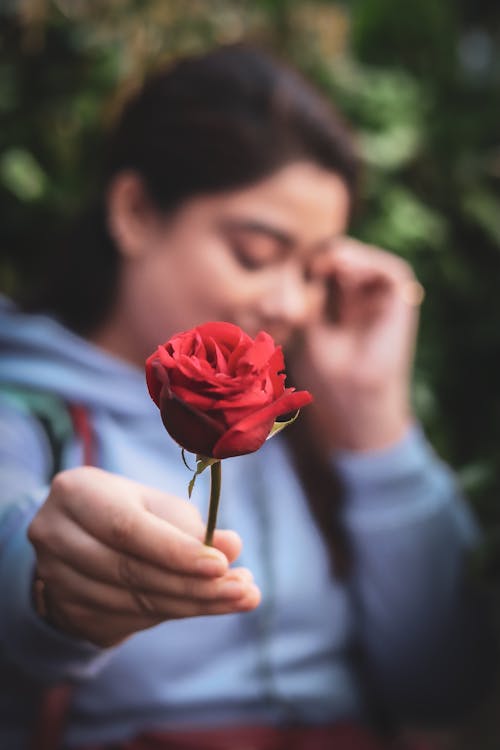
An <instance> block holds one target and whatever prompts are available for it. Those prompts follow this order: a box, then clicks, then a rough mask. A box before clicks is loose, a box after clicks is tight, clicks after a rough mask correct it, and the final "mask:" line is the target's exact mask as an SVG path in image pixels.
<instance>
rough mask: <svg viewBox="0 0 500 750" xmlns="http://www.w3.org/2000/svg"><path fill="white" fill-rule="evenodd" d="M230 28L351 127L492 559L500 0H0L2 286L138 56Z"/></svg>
mask: <svg viewBox="0 0 500 750" xmlns="http://www.w3.org/2000/svg"><path fill="white" fill-rule="evenodd" d="M240 39H245V40H251V41H252V40H253V41H257V42H259V43H260V44H263V45H265V46H266V47H267V48H270V49H271V50H274V51H275V52H278V53H279V54H280V55H281V56H283V57H284V58H285V59H288V60H289V61H291V62H292V63H293V64H295V65H296V66H297V67H298V68H299V69H301V70H302V71H304V72H305V73H306V74H307V75H308V76H309V77H310V78H311V79H312V80H313V81H315V82H316V84H317V85H318V86H319V87H320V88H321V89H322V90H323V91H325V92H326V93H327V94H328V95H329V96H331V97H332V98H333V100H334V101H335V103H336V104H337V106H338V107H339V108H340V109H341V111H343V112H344V114H345V115H346V117H347V118H348V120H349V121H350V122H351V123H352V125H353V128H354V130H355V132H356V133H357V134H358V141H359V147H360V150H361V153H362V155H363V159H364V164H365V174H364V183H363V196H362V209H361V210H360V212H359V215H358V216H357V218H356V221H355V225H354V226H353V234H354V235H356V236H358V237H360V238H362V239H365V240H367V241H369V242H371V243H376V244H379V245H381V246H383V247H385V248H388V249H390V250H393V251H394V252H396V253H399V254H401V255H402V256H404V257H405V258H407V259H408V260H409V261H410V262H411V263H412V265H413V266H414V268H415V270H416V273H417V275H418V277H419V279H420V280H421V282H422V283H423V285H424V287H425V289H426V298H425V302H424V305H423V307H422V326H421V333H420V338H419V347H418V355H417V364H416V372H415V382H414V400H415V407H416V410H417V413H418V415H419V417H420V419H421V420H422V422H423V423H424V425H425V427H426V429H427V431H428V434H429V436H430V438H431V440H432V442H433V443H434V445H435V446H436V448H437V450H438V451H439V452H440V454H441V455H442V456H443V457H444V458H445V459H446V460H447V461H449V462H450V463H451V464H452V465H453V466H454V467H455V468H456V470H457V471H458V475H459V478H460V481H461V482H462V483H463V486H464V488H465V490H466V492H467V495H468V497H469V498H470V501H471V502H472V503H473V505H474V507H475V508H476V511H477V512H478V514H479V517H480V519H481V521H482V523H483V525H484V527H485V529H486V530H487V532H488V537H487V538H488V544H487V545H485V548H484V551H483V553H482V559H481V570H482V571H483V573H484V575H485V576H488V577H489V576H495V577H496V576H497V575H498V574H500V302H499V300H500V128H499V125H500V4H499V3H498V0H418V2H416V3H404V2H400V1H398V0H353V1H352V2H333V1H331V0H323V1H321V0H314V1H311V2H309V1H308V0H232V1H231V2H229V1H226V0H140V1H139V0H52V1H49V0H0V50H1V51H0V119H1V127H0V249H1V260H0V291H2V292H4V293H7V294H14V295H15V294H17V293H19V292H20V291H22V290H23V289H25V288H27V286H28V285H30V284H31V283H33V282H35V283H36V279H37V278H38V277H39V276H40V274H41V272H42V270H43V267H44V264H45V263H46V261H47V258H48V256H49V254H50V253H51V252H52V250H53V247H54V244H55V242H56V238H57V235H58V234H59V233H60V231H61V228H62V227H63V225H64V224H65V222H66V221H67V220H68V219H69V218H70V217H71V216H72V215H73V214H74V212H75V211H76V210H77V209H78V208H79V206H81V205H82V203H83V202H84V200H85V198H86V196H87V195H90V194H92V191H93V188H94V185H95V182H96V173H97V170H98V168H99V163H100V156H101V154H102V148H103V145H102V144H103V135H104V133H105V131H106V128H107V127H108V126H109V124H110V123H111V122H112V121H113V118H114V116H115V114H116V112H117V110H118V109H119V107H120V103H121V101H122V100H123V97H124V96H125V95H127V94H128V92H129V91H130V89H131V88H133V87H134V86H136V85H137V84H138V83H139V82H140V80H141V78H142V76H143V74H144V72H145V71H146V70H148V69H150V68H152V67H155V66H157V65H158V64H161V63H163V62H166V61H168V60H169V59H171V58H172V57H174V56H176V55H178V54H179V53H183V52H192V51H197V50H203V49H206V48H209V47H212V46H213V45H215V44H218V43H224V42H233V41H237V40H240Z"/></svg>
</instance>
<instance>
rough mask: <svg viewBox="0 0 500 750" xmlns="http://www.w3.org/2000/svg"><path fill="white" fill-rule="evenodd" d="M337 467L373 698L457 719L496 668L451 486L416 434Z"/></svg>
mask: <svg viewBox="0 0 500 750" xmlns="http://www.w3.org/2000/svg"><path fill="white" fill-rule="evenodd" d="M336 466H337V469H338V470H339V471H340V474H341V477H342V478H343V481H344V483H345V487H346V490H347V497H348V502H347V503H346V512H345V523H346V525H347V528H348V532H349V535H350V538H351V542H352V549H353V557H354V561H353V567H354V570H353V588H354V592H353V594H354V601H355V603H356V606H357V608H358V613H359V623H360V626H359V627H360V632H359V636H360V639H361V645H362V653H363V659H364V664H365V668H366V670H367V674H368V675H369V678H370V681H371V683H372V684H371V687H372V689H373V694H374V696H376V698H377V701H378V703H379V704H380V705H381V706H382V707H383V708H384V709H385V710H390V711H391V712H395V713H396V715H398V716H403V717H406V718H409V719H421V718H425V719H431V720H433V719H442V718H447V717H448V716H456V715H457V714H458V712H459V711H461V710H462V709H463V708H464V707H465V706H468V705H470V704H471V703H472V702H474V700H475V699H477V697H478V696H479V695H480V693H481V691H482V690H483V689H484V688H486V687H487V685H488V684H491V679H492V677H493V674H492V673H493V666H492V665H493V662H494V660H493V652H494V645H493V644H494V638H493V634H492V628H491V624H490V620H489V618H488V617H487V605H486V602H485V601H484V600H483V599H482V596H481V593H480V592H479V591H478V588H479V587H478V586H474V585H473V583H472V581H471V580H469V576H468V573H467V557H468V552H469V551H470V550H471V549H472V548H473V547H474V546H475V545H477V544H478V542H479V541H480V532H479V529H478V527H477V525H476V524H475V522H474V519H473V518H472V515H471V513H470V511H469V509H468V508H467V506H466V504H465V502H464V500H463V498H462V497H461V495H460V492H459V490H458V487H457V485H456V481H455V479H454V477H453V475H452V473H451V471H450V470H449V468H448V467H446V466H445V465H444V464H443V463H442V462H441V461H440V460H439V459H438V457H437V456H436V455H435V453H434V451H433V450H432V448H431V447H430V446H429V444H428V443H427V442H426V440H425V438H424V435H423V433H422V431H421V430H420V429H419V428H418V427H414V428H412V429H411V430H410V431H409V433H408V434H407V435H406V436H405V438H404V439H403V440H402V441H401V442H400V443H399V444H397V445H396V446H393V447H392V448H390V449H388V450H385V451H379V452H375V453H370V454H354V453H342V454H339V455H338V456H337V457H336Z"/></svg>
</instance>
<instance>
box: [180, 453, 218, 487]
mask: <svg viewBox="0 0 500 750" xmlns="http://www.w3.org/2000/svg"><path fill="white" fill-rule="evenodd" d="M183 454H184V451H183ZM182 459H183V461H184V455H183V457H182ZM219 460H220V459H218V458H207V456H200V455H197V456H196V471H195V472H194V474H193V478H192V479H191V481H190V482H189V484H188V497H189V498H190V497H191V495H192V494H193V489H194V485H195V482H196V477H197V476H199V475H200V474H201V473H202V472H204V471H205V469H208V467H209V466H212V464H216V463H217V462H218V461H219ZM184 463H185V464H186V466H187V463H186V462H185V461H184ZM188 469H189V466H188ZM190 471H192V469H190Z"/></svg>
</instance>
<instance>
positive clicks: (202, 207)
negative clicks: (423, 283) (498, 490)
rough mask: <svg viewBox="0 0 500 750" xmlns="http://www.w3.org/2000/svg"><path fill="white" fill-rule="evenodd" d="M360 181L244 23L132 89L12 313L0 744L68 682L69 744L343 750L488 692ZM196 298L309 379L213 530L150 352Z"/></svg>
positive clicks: (185, 318)
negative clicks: (291, 414)
mask: <svg viewBox="0 0 500 750" xmlns="http://www.w3.org/2000/svg"><path fill="white" fill-rule="evenodd" d="M356 179H357V164H356V158H355V154H354V151H353V147H352V145H351V140H350V137H349V135H348V133H347V132H346V129H345V127H344V126H343V125H342V123H341V122H340V120H339V118H338V117H337V116H336V115H335V114H334V113H333V112H332V111H331V110H330V108H329V107H328V105H327V104H326V103H325V102H324V101H323V100H322V98H321V97H320V96H319V95H318V94H317V93H315V92H314V91H313V90H312V89H311V88H310V87H309V86H308V85H307V84H306V83H305V82H303V81H302V80H301V79H300V78H299V77H298V76H297V75H296V74H295V73H293V72H291V71H289V70H287V69H286V68H284V67H283V66H281V65H279V64H277V63H276V62H274V61H273V60H271V59H270V58H268V57H266V56H265V55H263V54H261V53H259V52H257V51H254V50H252V49H246V48H244V47H238V46H236V47H228V48H223V49H219V50H216V51H213V52H211V53H209V54H206V55H204V56H200V57H194V58H190V59H189V58H188V59H185V60H183V61H180V62H178V63H177V64H175V65H174V66H172V67H171V68H169V69H167V70H165V71H160V72H158V73H157V74H155V75H153V76H152V77H151V78H150V79H149V80H148V81H147V82H146V83H145V85H144V87H143V89H142V90H141V91H140V92H139V93H138V94H137V95H136V96H135V97H134V98H133V99H132V100H131V101H130V102H129V103H128V105H127V106H126V107H125V109H124V112H123V114H122V117H121V120H120V122H119V123H118V125H117V127H116V129H115V131H114V133H113V134H112V136H111V138H110V144H109V159H108V162H107V164H106V167H105V169H104V179H103V185H102V191H101V194H100V195H99V196H98V199H97V201H96V204H95V205H94V206H93V207H92V208H91V209H90V210H89V211H88V212H87V213H86V215H85V216H84V218H83V219H82V221H81V222H80V224H79V225H77V226H76V228H75V230H74V231H73V233H72V234H71V236H70V238H69V241H68V243H67V245H66V247H65V249H64V254H63V255H62V256H61V258H59V259H58V264H57V266H56V271H55V272H54V273H53V274H52V277H51V282H50V284H49V286H48V287H47V289H46V293H45V295H41V297H40V299H38V300H37V302H36V304H32V305H31V311H30V312H26V311H24V312H21V311H20V310H19V309H18V308H16V307H14V306H13V305H11V304H7V303H6V304H5V305H4V310H3V313H2V319H1V322H0V329H1V334H0V335H1V338H0V341H1V348H2V364H1V366H0V379H1V381H2V383H3V384H4V390H5V393H4V397H3V401H2V404H3V405H2V409H1V425H2V430H3V434H4V438H5V439H4V440H3V441H2V447H1V466H2V470H3V473H4V489H3V499H2V504H3V505H2V508H3V510H2V531H1V532H0V533H1V536H0V540H1V546H0V550H1V554H0V595H1V600H2V604H3V607H2V609H3V611H2V618H1V623H0V643H1V652H2V659H3V660H4V662H5V669H4V675H5V677H4V678H3V679H4V681H5V685H4V686H3V687H4V692H5V698H4V706H6V707H8V708H9V710H8V711H6V712H5V720H4V727H3V730H2V731H3V732H4V734H5V736H6V737H8V741H7V740H6V742H8V743H10V744H7V745H5V746H8V747H9V748H12V749H14V748H18V747H19V748H24V747H26V746H27V745H26V743H27V739H26V738H27V736H28V735H29V733H30V732H31V731H32V726H33V722H34V720H35V718H34V717H35V713H36V707H37V705H38V702H39V693H40V690H39V686H40V684H43V685H46V686H49V685H60V684H62V683H64V682H65V681H68V680H69V681H71V682H72V683H73V685H74V687H73V691H72V695H71V703H70V708H69V709H68V712H67V715H66V718H67V721H66V729H65V735H64V742H65V745H64V747H71V748H83V747H87V746H89V747H93V748H94V747H114V748H117V747H125V746H126V747H127V748H129V747H140V748H142V747H144V748H146V747H164V748H172V747H185V746H190V747H196V748H204V747H228V748H229V747H231V748H235V747H237V746H239V745H241V744H242V742H243V740H242V738H243V739H244V738H245V737H247V739H248V736H247V734H245V732H247V731H250V733H252V732H253V734H251V739H252V742H253V743H254V744H253V745H252V746H255V747H264V746H266V747H268V746H269V744H267V745H265V744H264V743H266V742H267V743H269V742H270V741H271V740H272V742H274V743H275V745H273V747H274V746H276V747H278V746H279V747H291V746H292V744H291V743H292V741H296V742H299V739H300V742H302V743H303V744H302V745H300V746H301V747H304V748H314V747H320V745H319V744H314V743H315V742H316V743H319V742H322V741H324V742H326V743H330V744H331V743H333V741H334V740H335V742H336V743H337V745H336V746H339V747H342V746H343V745H342V742H343V740H342V737H344V736H346V735H342V731H347V732H348V733H349V732H351V731H352V732H354V734H356V732H357V731H358V730H357V729H355V728H354V727H361V726H363V725H365V726H369V725H370V724H373V721H374V716H375V715H376V717H377V719H378V718H380V717H384V719H388V720H389V723H391V724H392V723H397V722H400V721H402V720H408V719H411V720H413V719H415V718H422V717H424V718H427V719H429V718H433V719H434V718H437V717H443V716H449V715H450V712H452V711H454V710H458V709H459V708H460V710H461V708H462V707H463V705H464V702H466V701H467V700H469V699H470V697H471V695H474V694H475V693H476V691H477V688H478V685H477V682H478V680H479V679H480V675H481V672H482V669H483V666H482V665H483V663H484V662H483V661H481V659H478V658H477V657H478V654H477V653H474V651H475V646H474V643H475V642H476V639H475V637H474V630H473V628H472V625H471V624H470V622H469V620H470V619H471V618H470V616H471V614H472V612H473V605H472V603H471V601H470V597H469V595H468V594H467V595H466V593H465V586H464V580H463V579H464V574H463V565H464V557H465V554H466V550H467V548H468V547H469V546H470V544H471V543H472V541H473V539H474V529H473V524H472V522H471V520H470V518H469V516H468V514H467V511H466V510H465V508H464V505H463V504H462V501H461V500H460V498H459V496H458V493H457V490H456V487H455V485H454V481H453V477H452V476H451V475H450V472H449V471H448V470H447V469H446V467H444V466H443V465H442V463H441V462H440V461H439V460H438V459H437V457H436V456H435V455H434V453H433V451H432V449H431V448H430V446H429V445H428V444H427V443H426V441H425V439H424V437H423V435H422V433H421V431H420V429H419V428H418V426H417V425H416V424H415V422H414V418H413V416H412V411H411V406H410V400H409V379H410V372H411V361H412V354H413V349H414V343H415V332H416V325H417V305H416V303H418V296H419V287H418V284H417V283H416V282H415V280H414V278H413V276H412V273H411V271H410V269H409V268H408V266H407V265H406V264H405V263H404V262H403V261H401V260H400V259H397V258H395V257H394V256H391V255H390V254H388V253H386V252H384V251H382V250H378V249H375V248H371V247H367V246H364V245H362V244H360V243H359V242H356V241H354V240H351V239H347V238H346V236H345V234H346V230H347V225H348V220H349V216H350V213H351V211H352V207H353V203H354V199H355V189H356ZM207 320H225V321H229V322H233V323H236V324H238V325H240V326H241V327H242V328H243V329H244V330H245V331H246V332H247V333H249V334H250V335H255V334H256V333H257V332H258V331H259V330H261V329H264V330H267V331H268V332H269V333H270V334H271V335H273V336H274V338H275V339H276V341H277V342H278V343H281V344H282V345H283V346H284V349H285V352H286V355H287V362H288V364H289V365H290V369H291V372H292V373H293V385H295V386H297V387H303V388H307V389H309V390H310V391H312V392H313V394H314V396H315V403H314V405H313V406H311V407H308V409H307V410H305V411H304V413H303V414H302V415H301V417H300V419H299V420H298V422H297V424H296V425H294V427H293V428H290V435H289V436H288V437H285V438H284V439H281V437H278V438H276V439H275V440H273V441H270V443H268V444H266V445H265V446H264V447H263V448H262V449H261V450H260V451H258V452H257V453H255V454H252V455H249V456H244V457H241V458H237V459H231V460H228V461H225V462H224V482H223V491H222V499H221V511H220V521H219V525H220V526H221V527H222V528H226V529H231V530H229V531H228V530H226V531H218V532H217V533H216V536H215V543H214V544H215V546H214V548H213V549H210V548H207V547H205V546H204V545H203V544H202V541H201V540H202V539H203V532H204V523H203V520H202V518H204V517H205V514H206V508H205V498H206V496H207V491H206V486H204V485H203V481H202V480H201V481H200V483H199V486H197V488H196V491H195V494H194V497H193V501H192V502H188V501H187V500H186V485H187V481H188V479H189V475H187V472H186V470H185V468H184V466H183V465H182V462H181V460H180V456H179V449H178V447H177V446H176V445H175V444H174V443H173V442H172V441H170V439H169V438H168V437H167V435H166V433H165V431H164V429H163V426H162V425H161V421H160V419H159V415H158V412H157V410H156V408H155V406H154V405H153V404H152V402H151V401H150V399H149V396H148V394H147V391H146V387H145V384H144V374H143V363H144V360H145V358H146V357H147V356H148V355H149V354H150V353H151V352H152V351H153V350H154V349H155V348H156V346H157V345H158V344H159V343H162V342H163V341H166V340H167V339H168V338H169V337H170V336H171V335H172V334H173V333H175V332H178V331H182V330H187V329H189V328H191V327H192V326H195V325H197V324H200V323H202V322H205V321H207ZM290 377H291V376H290ZM13 385H14V386H15V389H14V392H13V390H12V387H13ZM20 393H21V396H20V395H19V394H20ZM23 394H24V395H23ZM26 394H29V397H27V396H26ZM33 394H34V395H33ZM40 398H42V400H43V399H45V401H44V403H45V405H47V404H48V406H47V409H46V412H45V415H42V418H41V416H40V415H41V412H40V409H39V408H35V407H34V406H33V404H34V403H35V401H36V400H37V399H38V401H39V400H40ZM28 402H29V403H28ZM27 404H28V405H27ZM61 404H63V408H62V409H61ZM57 410H59V412H58V413H59V414H62V416H61V419H63V418H64V415H65V414H66V416H67V414H68V413H69V414H70V415H71V416H72V418H73V427H72V429H71V430H69V433H68V436H67V438H66V439H65V440H64V441H62V442H61V440H58V439H54V435H55V432H56V429H55V428H54V426H53V423H54V414H55V413H56V411H57ZM56 438H57V436H56ZM56 453H60V454H61V455H60V456H56ZM90 454H91V455H90ZM85 460H86V461H87V462H90V463H93V464H94V467H83V468H82V467H81V464H82V463H84V462H85ZM95 467H97V468H95ZM56 469H64V471H62V472H58V473H57V474H56V476H55V478H54V479H53V481H52V482H50V478H51V475H52V474H53V473H54V471H55V470H56ZM202 479H203V478H202ZM308 500H309V502H308ZM196 506H198V508H199V509H200V510H201V515H200V512H199V510H198V508H197V507H196ZM242 540H243V544H242ZM236 561H237V562H236ZM330 562H332V564H330ZM33 581H34V582H35V583H34V595H33ZM213 615H225V616H224V617H213ZM457 654H460V660H458V659H457ZM479 656H480V654H479ZM457 661H459V662H460V663H459V665H458V668H457ZM460 675H462V677H460ZM346 724H347V725H349V727H350V729H348V730H345V729H341V727H344V728H345V726H346ZM245 727H246V728H248V727H250V728H251V729H249V730H246V729H244V728H245ZM252 728H254V729H252ZM290 728H295V729H294V731H293V732H292V734H290ZM269 732H270V733H271V734H270V735H269ZM179 733H180V735H179ZM353 736H354V735H353ZM356 736H357V738H358V739H357V742H358V745H355V746H357V747H360V748H361V747H365V745H363V744H362V743H363V742H369V743H373V744H369V745H366V747H376V746H377V747H378V745H376V744H375V743H376V742H377V740H376V738H375V736H374V735H373V736H372V735H369V736H365V734H364V733H362V731H361V730H360V732H359V735H358V734H356ZM269 737H271V740H270V739H269ZM235 738H236V739H235ZM293 738H295V739H293ZM351 739H352V737H351ZM181 740H182V741H181ZM132 741H135V742H136V743H137V744H136V745H134V744H126V745H125V744H121V743H127V742H130V743H132ZM154 742H158V743H160V744H158V745H156V744H154ZM175 742H178V743H179V742H180V743H181V744H177V745H176V744H175ZM183 742H184V743H186V742H191V743H192V744H191V745H189V744H188V745H186V744H182V743H183ZM259 742H260V743H261V744H260V745H259V744H258V743H259ZM210 743H212V744H210ZM276 743H277V744H276ZM279 743H281V744H279ZM2 746H4V745H2ZM297 746H299V745H297ZM326 746H330V745H329V744H326V745H325V747H326ZM345 747H348V745H347V744H346V745H345Z"/></svg>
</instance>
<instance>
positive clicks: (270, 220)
mask: <svg viewBox="0 0 500 750" xmlns="http://www.w3.org/2000/svg"><path fill="white" fill-rule="evenodd" d="M210 203H211V206H212V210H213V212H214V213H215V214H216V215H217V218H219V219H220V218H222V219H232V218H234V219H240V220H250V221H252V220H253V221H256V220H257V221H260V222H263V223H266V224H269V225H271V226H274V227H275V228H276V229H281V230H283V231H284V232H286V233H288V234H290V235H292V236H293V237H296V238H297V239H298V240H303V241H311V242H314V241H318V240H321V239H324V238H328V237H330V236H335V235H338V234H340V233H342V232H344V231H345V228H346V224H347V220H348V216H349V208H350V198H349V192H348V189H347V187H346V185H345V183H344V181H343V180H342V179H341V177H339V176H338V175H336V174H335V173H333V172H329V171H327V170H325V169H323V168H321V167H318V166H316V165H315V164H311V163H308V162H303V163H302V162H301V163H296V164H291V165H288V166H286V167H284V168H283V169H281V170H279V171H277V172H275V173H274V174H273V175H271V176H270V177H268V178H266V179H264V180H262V181H260V182H258V183H255V184H254V185H251V186H249V187H246V188H243V189H241V190H236V191H233V192H230V193H229V192H228V193H222V194H220V195H218V196H214V197H213V198H212V199H210Z"/></svg>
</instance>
